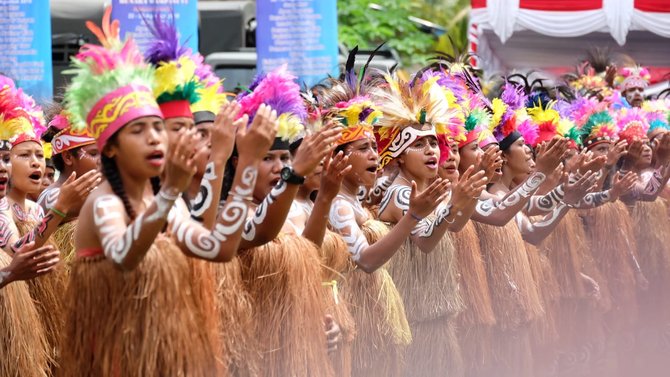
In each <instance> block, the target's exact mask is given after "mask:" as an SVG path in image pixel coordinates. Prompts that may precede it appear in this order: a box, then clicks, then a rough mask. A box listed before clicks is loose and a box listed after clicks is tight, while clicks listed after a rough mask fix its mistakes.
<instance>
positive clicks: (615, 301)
mask: <svg viewBox="0 0 670 377" xmlns="http://www.w3.org/2000/svg"><path fill="white" fill-rule="evenodd" d="M585 230H586V235H587V237H588V239H589V243H590V245H591V251H592V252H593V258H594V259H595V262H596V264H597V265H598V267H599V269H600V272H601V273H602V274H603V276H604V278H605V279H606V280H607V286H608V290H609V293H610V297H611V310H610V311H609V312H608V313H607V314H606V317H608V322H609V326H610V328H611V329H612V331H613V332H617V331H618V330H619V329H630V328H631V327H632V326H633V325H634V324H635V322H636V320H637V314H638V310H637V309H638V308H637V294H636V281H635V270H634V265H633V261H632V257H631V254H630V252H631V251H632V252H633V253H634V254H635V255H637V248H636V243H635V234H634V232H633V225H632V222H631V219H630V215H629V214H628V210H627V209H626V206H625V205H624V204H623V203H622V202H620V201H617V202H614V203H607V204H605V205H602V206H600V207H598V208H595V209H591V210H589V211H588V213H587V215H586V216H585ZM638 260H639V259H638Z"/></svg>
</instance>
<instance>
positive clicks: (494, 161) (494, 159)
mask: <svg viewBox="0 0 670 377" xmlns="http://www.w3.org/2000/svg"><path fill="white" fill-rule="evenodd" d="M502 165H503V159H502V151H501V150H500V149H499V148H489V149H487V150H486V152H484V155H483V156H482V158H481V160H480V161H479V164H478V165H477V166H478V167H477V169H476V170H477V171H480V170H483V171H484V177H486V179H487V180H488V182H491V180H492V179H493V177H494V176H495V174H496V170H499V169H500V168H502Z"/></svg>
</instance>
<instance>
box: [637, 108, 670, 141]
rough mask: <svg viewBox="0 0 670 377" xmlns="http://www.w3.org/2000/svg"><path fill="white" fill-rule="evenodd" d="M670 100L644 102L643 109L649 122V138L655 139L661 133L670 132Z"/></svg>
mask: <svg viewBox="0 0 670 377" xmlns="http://www.w3.org/2000/svg"><path fill="white" fill-rule="evenodd" d="M669 104H670V100H667V99H666V100H662V99H657V100H654V101H644V102H643V103H642V109H643V110H644V112H645V114H646V116H647V122H649V138H650V139H651V138H653V137H654V136H656V135H657V134H658V133H660V132H666V131H670V125H668V122H669V121H670V106H668V105H669Z"/></svg>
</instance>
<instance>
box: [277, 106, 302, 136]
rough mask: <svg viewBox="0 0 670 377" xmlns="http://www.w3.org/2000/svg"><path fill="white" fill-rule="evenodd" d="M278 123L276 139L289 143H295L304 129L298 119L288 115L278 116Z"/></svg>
mask: <svg viewBox="0 0 670 377" xmlns="http://www.w3.org/2000/svg"><path fill="white" fill-rule="evenodd" d="M278 123H279V125H278V126H277V137H278V138H281V139H282V140H288V141H290V142H293V141H295V140H296V139H297V138H298V136H300V134H301V132H302V131H303V130H304V129H305V127H304V126H303V124H302V123H301V122H300V119H299V118H298V117H296V116H295V115H292V114H288V113H284V114H282V115H280V116H279V119H278Z"/></svg>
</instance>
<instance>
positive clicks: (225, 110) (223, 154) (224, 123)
mask: <svg viewBox="0 0 670 377" xmlns="http://www.w3.org/2000/svg"><path fill="white" fill-rule="evenodd" d="M240 109H241V108H240V105H239V104H238V103H237V102H236V101H233V102H229V103H226V104H224V105H223V106H221V110H219V113H218V114H216V118H215V119H214V127H212V137H211V143H212V145H213V146H216V148H212V152H211V153H212V154H213V155H215V156H216V159H217V160H220V161H227V160H228V159H229V158H230V156H231V155H232V154H233V148H234V146H235V134H236V133H237V128H238V127H240V126H241V127H246V125H247V119H248V118H245V117H240V118H239V119H238V114H239V113H240Z"/></svg>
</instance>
